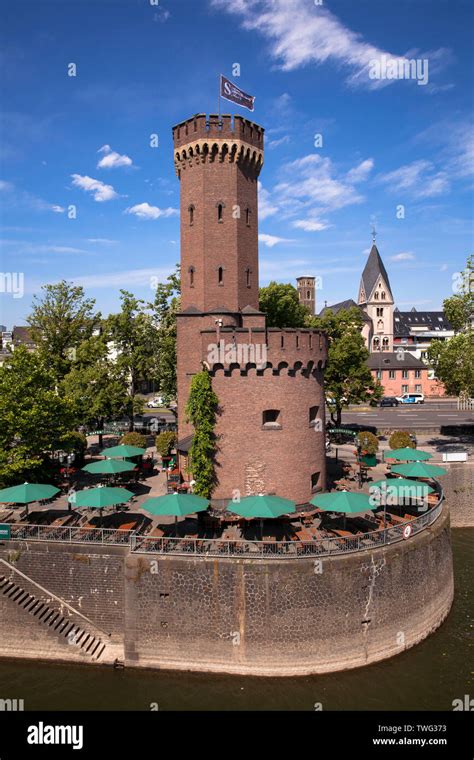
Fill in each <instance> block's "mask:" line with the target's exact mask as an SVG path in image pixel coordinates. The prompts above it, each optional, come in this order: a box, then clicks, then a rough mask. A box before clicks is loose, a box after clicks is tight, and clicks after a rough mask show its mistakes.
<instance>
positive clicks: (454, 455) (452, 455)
mask: <svg viewBox="0 0 474 760" xmlns="http://www.w3.org/2000/svg"><path fill="white" fill-rule="evenodd" d="M443 462H467V451H445V452H444V454H443Z"/></svg>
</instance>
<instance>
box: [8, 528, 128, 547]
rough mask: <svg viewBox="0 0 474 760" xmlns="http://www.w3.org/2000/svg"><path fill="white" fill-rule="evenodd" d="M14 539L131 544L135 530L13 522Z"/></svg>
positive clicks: (12, 535)
mask: <svg viewBox="0 0 474 760" xmlns="http://www.w3.org/2000/svg"><path fill="white" fill-rule="evenodd" d="M10 531H11V533H10V535H11V539H12V540H17V541H21V540H27V541H60V542H66V543H71V544H77V543H78V544H89V543H94V544H109V545H110V544H114V545H116V546H123V545H127V544H128V545H129V544H130V542H131V537H132V534H133V531H131V530H119V529H118V528H115V529H112V528H82V527H81V526H80V525H78V526H70V527H68V526H66V525H64V526H54V525H28V524H26V523H11V524H10Z"/></svg>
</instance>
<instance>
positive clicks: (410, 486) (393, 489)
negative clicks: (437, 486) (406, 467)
mask: <svg viewBox="0 0 474 760" xmlns="http://www.w3.org/2000/svg"><path fill="white" fill-rule="evenodd" d="M372 489H376V490H378V491H380V492H381V493H385V494H387V495H388V496H399V497H402V498H403V497H407V496H408V497H409V498H411V499H416V498H422V497H424V496H427V495H428V494H429V493H433V492H434V488H432V487H431V486H429V485H428V484H427V483H417V482H416V481H413V480H406V479H405V478H390V479H389V480H378V481H377V482H376V483H372V484H371V486H370V491H371V492H372Z"/></svg>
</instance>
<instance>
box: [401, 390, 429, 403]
mask: <svg viewBox="0 0 474 760" xmlns="http://www.w3.org/2000/svg"><path fill="white" fill-rule="evenodd" d="M397 401H399V402H400V404H424V403H425V397H424V395H423V393H402V395H401V396H397Z"/></svg>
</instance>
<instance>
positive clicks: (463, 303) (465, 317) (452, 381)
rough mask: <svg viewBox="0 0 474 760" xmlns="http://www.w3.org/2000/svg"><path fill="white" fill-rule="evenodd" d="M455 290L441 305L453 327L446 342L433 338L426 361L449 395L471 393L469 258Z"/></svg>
mask: <svg viewBox="0 0 474 760" xmlns="http://www.w3.org/2000/svg"><path fill="white" fill-rule="evenodd" d="M457 284H458V292H457V293H456V294H455V295H454V296H450V297H449V298H446V299H445V301H444V302H443V308H444V311H445V313H446V316H447V318H448V320H449V322H450V323H451V325H452V327H453V329H454V330H455V333H456V334H455V335H454V337H452V338H450V339H449V340H446V341H441V340H434V341H432V343H431V345H430V347H429V349H428V361H429V363H430V364H431V366H432V368H433V369H434V371H435V374H436V377H437V378H438V380H440V381H441V382H442V383H443V385H444V387H445V389H446V392H447V393H448V394H449V395H452V396H461V397H466V396H467V397H471V398H472V397H473V396H474V331H473V329H472V320H473V316H474V267H473V264H472V258H469V259H468V261H467V264H466V269H465V270H464V271H463V272H461V273H460V276H459V278H458V283H457Z"/></svg>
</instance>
